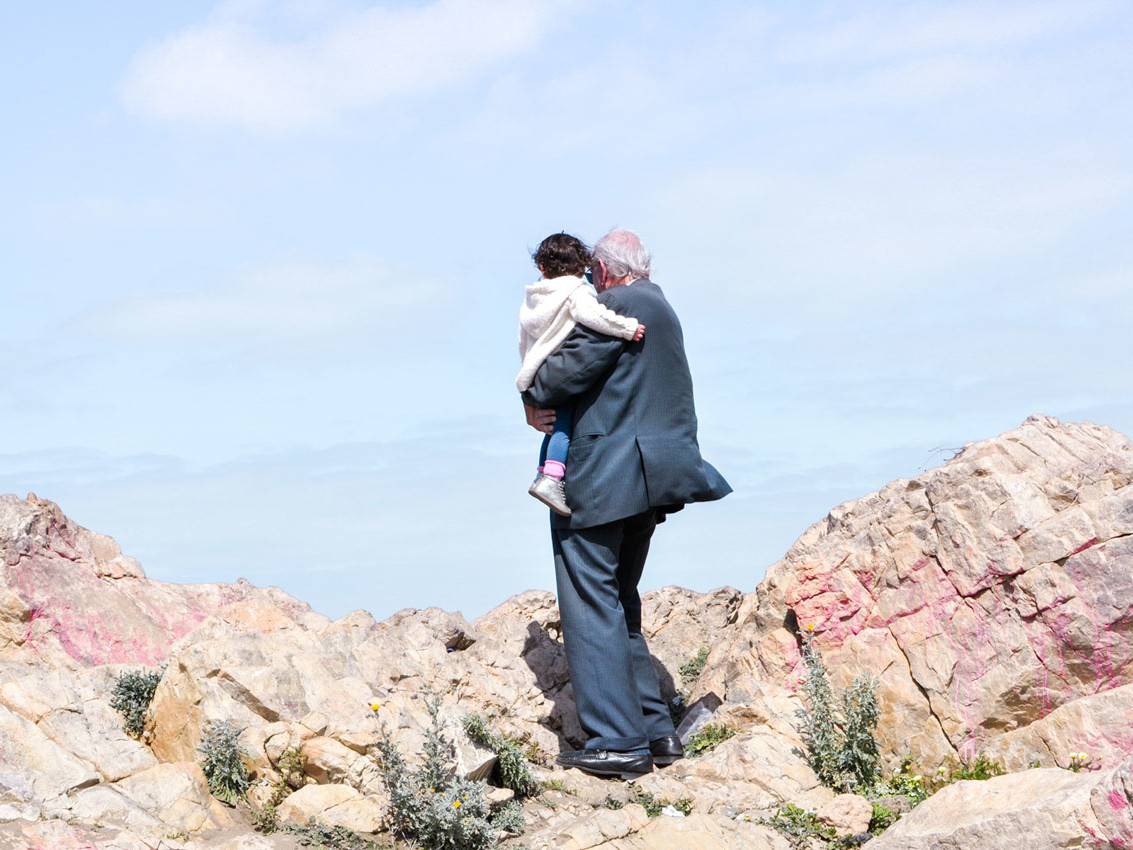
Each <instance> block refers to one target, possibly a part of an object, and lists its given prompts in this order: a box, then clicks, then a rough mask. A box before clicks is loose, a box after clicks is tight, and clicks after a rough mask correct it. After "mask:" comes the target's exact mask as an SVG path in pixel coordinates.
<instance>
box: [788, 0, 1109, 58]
mask: <svg viewBox="0 0 1133 850" xmlns="http://www.w3.org/2000/svg"><path fill="white" fill-rule="evenodd" d="M1112 5H1113V4H1112V3H1107V2H1083V0H1073V2H1038V3H1002V2H1000V3H986V2H979V3H949V4H932V3H913V4H907V5H905V6H904V7H898V8H885V9H884V10H880V9H869V10H866V11H860V12H854V13H852V14H851V15H850V16H848V17H844V18H841V19H837V20H827V21H822V20H819V21H814V22H812V25H810V26H807V27H806V28H803V29H799V30H797V31H795V32H792V33H790V34H789V35H788V36H787V37H786V38H784V39H783V41H782V42H781V43H780V45H779V47H778V49H777V51H776V54H777V56H778V57H779V58H780V59H784V60H787V61H797V62H831V61H850V62H854V63H863V62H866V63H868V62H871V61H875V60H878V59H883V58H889V57H894V56H909V55H920V56H924V55H926V54H932V53H936V52H941V51H944V52H961V53H963V52H968V51H980V50H987V49H992V50H995V49H998V48H1002V47H1004V46H1006V45H1010V44H1018V43H1021V42H1028V41H1034V40H1036V39H1039V38H1042V37H1045V36H1048V35H1055V34H1057V35H1065V33H1066V30H1068V29H1072V28H1074V27H1076V26H1080V25H1082V24H1085V23H1087V22H1090V21H1092V20H1094V19H1096V17H1097V16H1098V14H1099V13H1100V12H1103V11H1105V10H1106V9H1109V8H1112ZM833 8H835V9H839V10H841V9H842V8H843V7H837V6H835V7H833ZM844 8H851V9H852V8H853V7H844ZM824 23H825V24H827V25H826V26H823V25H822V24H824Z"/></svg>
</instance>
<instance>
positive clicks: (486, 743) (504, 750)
mask: <svg viewBox="0 0 1133 850" xmlns="http://www.w3.org/2000/svg"><path fill="white" fill-rule="evenodd" d="M463 725H464V731H465V732H466V733H467V734H468V737H469V738H471V739H472V740H473V741H475V742H476V743H477V744H479V745H480V746H481V747H486V748H487V749H489V750H491V751H492V752H494V753H495V754H496V764H495V766H494V767H493V768H492V778H493V779H494V780H495V781H496V782H497V783H499V785H501V786H502V787H504V788H510V789H511V790H512V791H514V792H515V793H516V796H518V797H534V796H535V795H536V794H538V793H539V791H540V790H541V789H542V786H541V784H540V782H539V779H538V778H537V777H536V776H535V774H534V773H533V772H532V770H531V764H530V762H528V760H527V757H526V755H525V754H524V751H523V744H522V742H520V741H517V740H515V739H514V738H510V737H508V736H507V735H497V734H495V733H494V732H493V731H492V730H491V728H490V727H489V725H488V721H487V719H486V718H484V717H482V716H481V715H479V714H470V715H468V716H467V717H465V718H464V722H463Z"/></svg>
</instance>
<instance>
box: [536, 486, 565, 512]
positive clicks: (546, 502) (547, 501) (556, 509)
mask: <svg viewBox="0 0 1133 850" xmlns="http://www.w3.org/2000/svg"><path fill="white" fill-rule="evenodd" d="M527 492H528V494H530V495H532V496H534V497H535V498H536V499H538V500H539V501H540V502H542V503H543V504H544V505H546V506H547V507H548V508H550V509H551V510H553V511H554V512H555V513H557V514H558V515H559V516H570V514H571V511H570V508H560V507H559V506H558V505H556V504H555V503H554V502H552V501H551V500H550V499H544V498H543V497H542V496H541V495H540V494H538V493H536V492H535V491H533V490H528V491H527Z"/></svg>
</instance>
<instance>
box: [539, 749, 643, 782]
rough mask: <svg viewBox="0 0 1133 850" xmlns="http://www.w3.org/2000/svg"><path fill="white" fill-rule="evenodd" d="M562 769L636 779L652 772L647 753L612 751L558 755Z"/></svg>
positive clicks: (582, 751) (580, 751) (586, 751)
mask: <svg viewBox="0 0 1133 850" xmlns="http://www.w3.org/2000/svg"><path fill="white" fill-rule="evenodd" d="M555 761H557V762H558V763H559V764H561V765H562V766H563V767H577V768H578V769H579V770H582V771H585V772H586V773H592V774H594V775H595V776H620V777H621V778H622V779H636V778H637V777H639V776H644V775H645V774H646V773H649V772H650V771H652V770H653V758H652V756H650V755H649V753H619V752H616V751H614V750H578V751H576V752H573V753H559V757H558V758H557V759H555Z"/></svg>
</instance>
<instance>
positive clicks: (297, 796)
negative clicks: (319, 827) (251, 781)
mask: <svg viewBox="0 0 1133 850" xmlns="http://www.w3.org/2000/svg"><path fill="white" fill-rule="evenodd" d="M385 807H386V801H385V799H384V798H382V797H379V796H377V795H369V796H363V795H362V794H361V793H360V792H358V791H357V790H355V789H354V788H352V787H350V786H349V785H307V786H305V787H303V788H300V789H299V790H298V791H295V792H294V793H293V794H291V795H289V796H288V797H287V799H285V800H284V801H283V802H282V803H280V804H279V806H277V807H276V814H277V815H278V816H279V818H280V819H281V820H284V821H289V822H291V823H297V824H305V823H307V821H308V820H310V819H311V818H314V819H315V820H317V821H321V822H323V823H326V824H329V825H331V826H343V827H346V828H347V829H352V830H354V831H355V832H378V831H379V830H380V829H381V828H382V823H383V822H384V817H385Z"/></svg>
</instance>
